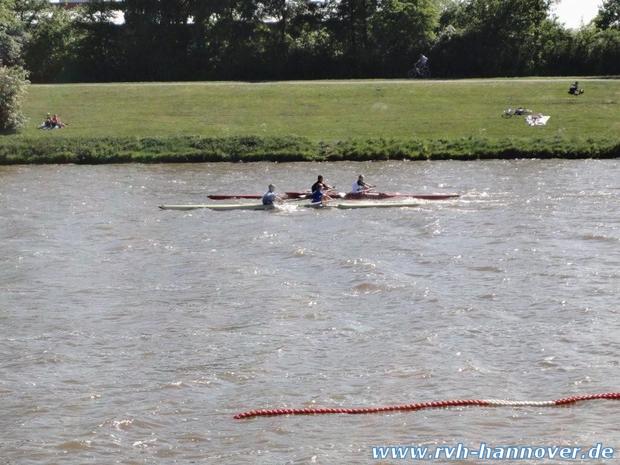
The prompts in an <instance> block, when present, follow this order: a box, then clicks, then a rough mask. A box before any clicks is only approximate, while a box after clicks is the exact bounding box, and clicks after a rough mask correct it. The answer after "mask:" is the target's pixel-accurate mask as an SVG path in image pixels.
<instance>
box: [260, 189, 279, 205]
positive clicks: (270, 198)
mask: <svg viewBox="0 0 620 465" xmlns="http://www.w3.org/2000/svg"><path fill="white" fill-rule="evenodd" d="M267 189H268V190H267V192H265V194H264V195H263V205H272V206H273V204H274V202H275V201H276V200H281V198H280V196H279V195H278V194H276V186H274V185H273V184H269V187H268V188H267Z"/></svg>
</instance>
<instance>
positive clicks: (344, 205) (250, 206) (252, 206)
mask: <svg viewBox="0 0 620 465" xmlns="http://www.w3.org/2000/svg"><path fill="white" fill-rule="evenodd" d="M289 205H291V204H289ZM418 205H419V204H418V203H416V202H330V203H320V202H318V203H299V204H296V206H299V207H302V208H317V209H323V208H325V209H328V208H340V209H343V210H351V209H354V208H403V207H417V206H418ZM159 208H160V209H162V210H185V211H187V210H200V209H205V208H206V209H209V210H216V211H229V210H277V209H278V206H277V205H263V204H260V203H258V204H256V203H239V204H223V203H220V204H205V205H198V204H196V205H160V206H159Z"/></svg>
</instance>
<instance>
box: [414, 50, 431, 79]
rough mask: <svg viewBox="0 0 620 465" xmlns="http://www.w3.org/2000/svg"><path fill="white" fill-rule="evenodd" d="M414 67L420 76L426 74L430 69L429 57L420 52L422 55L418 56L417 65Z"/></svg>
mask: <svg viewBox="0 0 620 465" xmlns="http://www.w3.org/2000/svg"><path fill="white" fill-rule="evenodd" d="M413 69H415V71H416V74H417V75H418V76H422V77H423V76H426V75H427V74H428V71H429V66H428V57H427V56H426V55H424V54H423V53H420V57H419V58H418V61H416V62H415V65H413Z"/></svg>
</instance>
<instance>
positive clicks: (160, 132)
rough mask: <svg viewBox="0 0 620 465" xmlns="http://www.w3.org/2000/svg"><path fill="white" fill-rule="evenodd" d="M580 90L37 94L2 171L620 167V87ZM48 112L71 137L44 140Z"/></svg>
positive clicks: (75, 90)
mask: <svg viewBox="0 0 620 465" xmlns="http://www.w3.org/2000/svg"><path fill="white" fill-rule="evenodd" d="M580 82H581V85H582V86H583V87H585V90H586V93H585V94H584V95H582V96H579V97H574V96H570V95H568V94H567V89H568V85H569V83H570V79H569V78H566V79H540V80H539V79H531V80H528V79H516V80H513V79H509V80H464V81H427V82H424V81H334V82H329V81H326V82H292V83H259V84H246V83H188V84H182V83H167V84H166V83H164V84H105V85H41V86H32V88H31V90H30V93H29V96H28V100H27V102H26V113H27V115H28V117H29V118H30V124H29V127H28V128H27V129H26V130H25V131H23V132H22V133H21V134H18V135H4V136H0V163H4V164H7V163H66V162H73V163H106V162H131V161H139V162H157V161H220V160H222V161H254V160H276V161H278V160H281V161H285V160H286V161H291V160H342V159H351V160H366V159H391V158H393V159H403V158H408V159H442V158H459V159H474V158H516V157H518V158H520V157H593V158H600V157H606V158H609V157H618V156H620V136H619V134H620V116H619V115H620V81H619V80H602V79H601V80H581V81H580ZM508 106H513V107H514V106H525V107H527V108H530V109H532V110H534V111H536V112H541V113H544V114H547V115H550V116H551V119H550V121H549V123H548V124H547V126H545V127H536V128H530V127H528V126H527V125H526V124H525V122H524V121H523V118H520V117H513V118H509V119H504V118H501V116H500V115H501V113H502V111H503V110H504V109H505V108H506V107H508ZM47 112H52V113H58V114H60V115H61V116H62V118H63V119H64V120H65V121H66V122H68V123H69V126H68V127H67V128H66V129H63V130H55V131H40V130H37V129H36V126H37V125H38V124H39V123H40V121H41V120H42V118H43V116H44V115H45V114H46V113H47Z"/></svg>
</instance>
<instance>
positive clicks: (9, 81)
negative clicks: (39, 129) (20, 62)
mask: <svg viewBox="0 0 620 465" xmlns="http://www.w3.org/2000/svg"><path fill="white" fill-rule="evenodd" d="M27 78H28V73H27V72H26V71H25V70H24V69H23V68H21V67H19V66H13V67H8V66H0V131H3V132H4V131H16V130H18V129H20V128H21V127H22V126H23V125H24V124H25V123H26V118H25V116H24V114H23V113H22V102H23V99H24V96H25V94H26V90H27V87H28V84H29V82H28V79H27Z"/></svg>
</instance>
